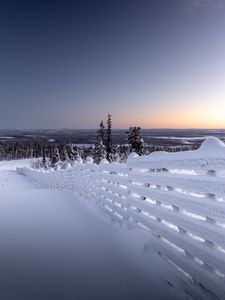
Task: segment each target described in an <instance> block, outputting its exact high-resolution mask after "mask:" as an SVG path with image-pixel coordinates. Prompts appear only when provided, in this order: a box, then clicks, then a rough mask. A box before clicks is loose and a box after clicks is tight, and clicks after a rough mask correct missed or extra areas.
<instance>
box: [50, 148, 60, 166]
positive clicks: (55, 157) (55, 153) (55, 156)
mask: <svg viewBox="0 0 225 300" xmlns="http://www.w3.org/2000/svg"><path fill="white" fill-rule="evenodd" d="M59 160H60V157H59V150H58V148H55V149H54V150H53V156H52V161H51V167H55V166H56V165H57V163H58V162H59Z"/></svg>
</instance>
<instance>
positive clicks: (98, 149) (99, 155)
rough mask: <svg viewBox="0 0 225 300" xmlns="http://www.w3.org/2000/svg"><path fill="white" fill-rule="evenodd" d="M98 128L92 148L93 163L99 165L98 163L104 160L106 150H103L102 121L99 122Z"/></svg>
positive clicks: (103, 127)
mask: <svg viewBox="0 0 225 300" xmlns="http://www.w3.org/2000/svg"><path fill="white" fill-rule="evenodd" d="M99 126H100V128H99V130H98V131H97V137H96V142H95V147H94V155H93V157H94V162H95V163H96V164H99V163H100V161H101V160H102V159H104V158H106V148H105V134H106V132H105V126H104V123H103V121H101V122H100V125H99Z"/></svg>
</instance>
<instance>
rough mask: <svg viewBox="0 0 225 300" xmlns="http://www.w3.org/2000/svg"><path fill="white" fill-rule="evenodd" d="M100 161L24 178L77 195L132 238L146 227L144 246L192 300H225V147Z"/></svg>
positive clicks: (214, 144)
mask: <svg viewBox="0 0 225 300" xmlns="http://www.w3.org/2000/svg"><path fill="white" fill-rule="evenodd" d="M92 161H93V160H91V159H88V160H87V161H86V162H85V163H82V162H79V163H78V164H76V165H74V166H73V167H69V168H67V169H63V170H60V169H59V170H57V171H54V170H47V171H46V170H35V169H31V168H27V167H25V168H18V169H17V172H18V173H20V174H23V175H25V176H26V177H27V178H28V179H29V180H30V181H31V182H33V183H34V184H35V185H36V186H37V187H39V188H42V189H48V190H51V189H52V190H57V189H61V190H63V191H71V192H72V191H73V192H75V193H76V195H77V196H76V198H80V197H78V195H79V196H82V197H83V202H82V203H83V204H85V203H88V202H90V203H95V205H96V207H98V208H99V209H101V213H102V215H109V217H110V219H111V220H112V221H114V222H115V223H117V224H120V226H122V227H125V226H127V227H129V228H131V229H132V230H131V232H135V230H136V228H137V226H139V227H140V228H141V229H142V233H140V234H139V235H138V238H139V237H142V236H144V235H145V234H146V236H147V240H148V242H147V244H146V242H145V243H143V242H139V245H142V247H143V248H144V249H147V248H148V249H149V250H150V251H149V252H150V253H151V255H153V253H154V251H155V253H157V254H158V256H157V259H156V260H157V261H158V258H159V257H161V258H163V260H164V261H165V262H167V264H170V266H173V267H174V269H175V270H176V271H178V273H179V274H180V278H183V279H184V280H186V281H187V284H185V285H184V286H185V287H184V290H185V291H186V292H187V293H188V294H191V295H192V298H194V299H225V287H224V279H225V232H224V228H225V205H224V203H225V184H224V178H225V172H224V170H225V145H224V143H223V142H221V141H220V140H218V139H216V138H208V139H206V140H205V141H204V142H203V143H202V145H201V147H200V148H199V149H198V150H195V151H188V152H178V153H165V152H155V153H152V154H150V155H147V156H142V157H138V156H137V155H136V154H131V155H130V156H129V158H128V161H127V163H126V164H118V163H111V164H108V163H107V162H106V161H102V162H101V163H100V165H95V164H93V162H92ZM120 232H121V231H120ZM126 236H127V234H126ZM136 239H137V238H133V240H136ZM131 248H133V247H131ZM150 261H152V260H151V259H150ZM157 265H159V264H158V263H157ZM166 268H167V267H166V264H164V267H163V268H162V269H161V268H159V269H160V272H161V274H165V273H166V272H165V269H166ZM165 278H167V279H170V278H171V275H168V273H167V276H166V277H165ZM189 285H191V288H190V286H189ZM187 287H188V288H187ZM193 290H194V291H193ZM196 292H199V293H200V294H204V296H203V297H202V298H201V296H200V295H199V294H198V295H197V296H196Z"/></svg>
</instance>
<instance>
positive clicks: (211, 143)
mask: <svg viewBox="0 0 225 300" xmlns="http://www.w3.org/2000/svg"><path fill="white" fill-rule="evenodd" d="M198 151H199V152H201V153H202V154H207V155H210V154H213V155H216V156H217V155H218V156H223V157H224V156H225V144H224V143H223V142H222V141H221V140H219V139H217V138H215V137H208V138H207V139H205V140H204V141H203V142H202V144H201V147H200V148H199V150H198Z"/></svg>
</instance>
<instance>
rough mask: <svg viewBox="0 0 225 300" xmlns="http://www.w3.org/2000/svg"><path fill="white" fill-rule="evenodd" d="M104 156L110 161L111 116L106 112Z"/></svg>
mask: <svg viewBox="0 0 225 300" xmlns="http://www.w3.org/2000/svg"><path fill="white" fill-rule="evenodd" d="M105 147H106V158H107V160H108V161H112V116H111V115H110V114H109V113H108V119H107V129H106V140H105Z"/></svg>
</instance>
